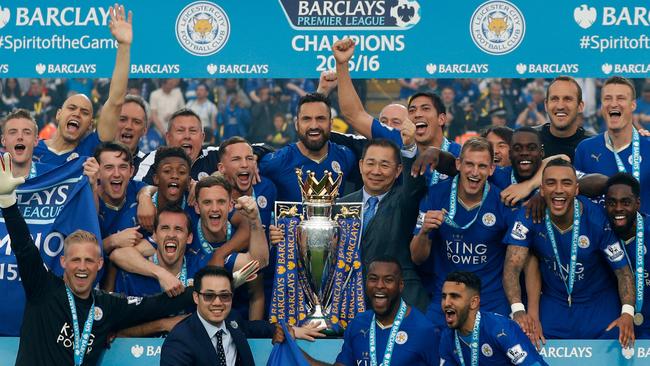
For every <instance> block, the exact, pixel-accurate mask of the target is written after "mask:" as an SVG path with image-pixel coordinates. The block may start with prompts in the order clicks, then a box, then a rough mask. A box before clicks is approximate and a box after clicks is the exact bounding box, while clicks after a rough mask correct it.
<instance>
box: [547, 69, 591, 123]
mask: <svg viewBox="0 0 650 366" xmlns="http://www.w3.org/2000/svg"><path fill="white" fill-rule="evenodd" d="M578 93H579V91H578V87H577V86H576V85H575V84H574V83H572V82H570V81H565V80H557V81H555V82H553V84H551V85H550V86H549V87H548V99H547V100H546V101H545V102H544V106H545V107H546V113H547V114H548V117H549V119H550V120H551V124H552V125H553V127H555V128H556V129H558V130H560V131H565V130H569V129H570V128H571V127H573V125H574V124H575V123H576V119H577V118H578V113H582V110H583V109H584V102H582V101H580V102H578V100H579V96H578Z"/></svg>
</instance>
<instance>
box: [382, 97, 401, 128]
mask: <svg viewBox="0 0 650 366" xmlns="http://www.w3.org/2000/svg"><path fill="white" fill-rule="evenodd" d="M406 119H408V109H406V107H405V106H403V105H401V104H399V103H391V104H389V105H387V106H385V107H384V108H383V109H382V110H381V113H379V121H380V122H381V123H383V124H385V125H388V126H390V127H393V128H396V129H398V130H399V129H401V128H402V124H403V123H404V120H406Z"/></svg>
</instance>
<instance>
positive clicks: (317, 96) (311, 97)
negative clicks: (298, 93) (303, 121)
mask: <svg viewBox="0 0 650 366" xmlns="http://www.w3.org/2000/svg"><path fill="white" fill-rule="evenodd" d="M306 103H325V105H326V106H327V113H328V114H329V116H330V118H331V117H332V112H331V111H332V103H331V102H330V100H329V98H327V97H326V96H325V95H323V94H321V93H308V94H305V95H303V96H302V97H300V100H299V101H298V109H297V110H296V116H298V115H299V114H300V109H301V108H302V105H303V104H306Z"/></svg>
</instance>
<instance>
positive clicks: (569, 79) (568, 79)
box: [544, 75, 582, 104]
mask: <svg viewBox="0 0 650 366" xmlns="http://www.w3.org/2000/svg"><path fill="white" fill-rule="evenodd" d="M557 81H566V82H569V83H571V84H573V85H575V87H576V89H578V95H577V100H578V104H580V103H582V88H581V87H580V84H578V82H577V81H576V79H574V78H572V77H571V76H566V75H560V76H558V77H556V78H555V79H553V80H552V81H551V83H550V84H548V87H547V88H546V97H545V98H544V100H545V101H547V102H548V93H549V91H550V90H551V86H552V85H553V84H555V82H557Z"/></svg>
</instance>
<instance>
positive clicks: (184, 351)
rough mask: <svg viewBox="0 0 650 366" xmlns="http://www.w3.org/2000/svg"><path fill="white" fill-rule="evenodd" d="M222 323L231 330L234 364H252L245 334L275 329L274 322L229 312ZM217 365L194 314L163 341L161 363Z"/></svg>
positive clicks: (268, 333)
mask: <svg viewBox="0 0 650 366" xmlns="http://www.w3.org/2000/svg"><path fill="white" fill-rule="evenodd" d="M225 322H226V329H228V331H229V332H230V336H231V337H232V339H233V342H234V343H235V347H236V348H237V362H236V365H238V366H239V365H241V366H248V365H255V361H254V360H253V354H252V353H251V348H250V346H249V345H248V341H247V337H251V338H270V337H272V336H273V332H274V329H275V328H274V327H273V325H271V324H270V323H268V322H266V321H263V320H256V321H245V320H241V319H239V318H238V317H237V316H236V315H235V314H234V313H231V314H230V315H229V316H228V318H226V320H225ZM217 364H218V360H217V351H216V350H215V348H214V346H213V345H212V341H211V340H210V338H209V337H208V332H207V331H206V330H205V327H204V326H203V323H201V320H200V319H199V316H198V315H197V313H194V314H192V315H191V316H189V317H187V318H186V319H183V321H181V322H180V323H178V324H177V325H176V326H175V327H174V329H172V331H171V332H170V333H169V335H168V336H167V338H165V341H164V342H163V345H162V350H161V354H160V365H161V366H185V365H187V366H189V365H195V366H203V365H205V366H214V365H217Z"/></svg>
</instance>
